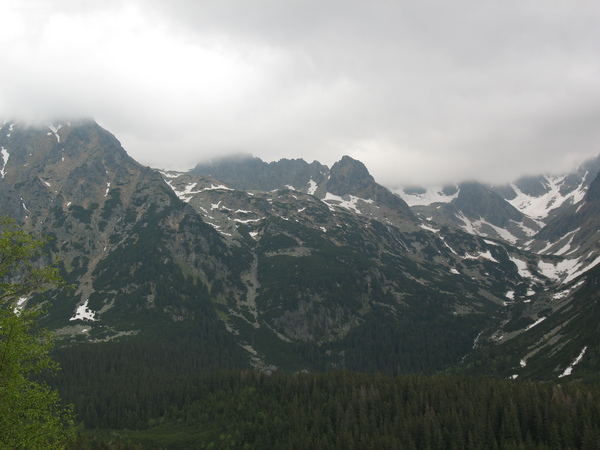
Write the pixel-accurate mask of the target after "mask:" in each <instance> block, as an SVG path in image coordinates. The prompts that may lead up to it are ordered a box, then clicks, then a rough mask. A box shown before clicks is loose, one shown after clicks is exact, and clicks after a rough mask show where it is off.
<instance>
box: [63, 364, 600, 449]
mask: <svg viewBox="0 0 600 450" xmlns="http://www.w3.org/2000/svg"><path fill="white" fill-rule="evenodd" d="M185 378H186V380H183V379H182V380H180V381H181V383H182V384H180V385H179V386H177V388H176V389H175V390H172V395H174V396H176V397H177V396H178V397H177V398H176V397H174V398H171V399H168V398H163V400H164V401H166V403H165V404H164V407H163V409H162V412H161V413H160V414H159V415H157V416H156V417H154V418H152V419H150V420H149V421H148V422H147V423H144V424H140V426H139V427H138V429H137V430H132V429H129V430H121V431H118V432H117V433H115V432H113V433H112V434H111V435H108V437H102V436H107V435H104V434H102V433H104V431H103V432H100V431H97V432H95V433H92V434H89V431H88V433H87V435H82V436H81V437H80V440H79V442H78V443H77V445H76V446H74V448H108V447H102V445H105V446H107V445H108V442H110V441H111V440H112V441H113V442H114V441H115V439H116V440H117V441H118V442H119V445H118V447H120V448H136V446H139V447H141V448H252V449H254V448H286V449H320V448H323V449H353V448H360V449H371V448H372V449H413V448H415V449H421V448H422V449H425V448H431V449H436V448H447V449H495V448H498V449H505V448H509V449H510V448H515V449H516V448H527V449H531V448H533V449H546V448H548V449H550V448H552V449H555V448H562V449H567V448H573V449H575V448H581V449H597V448H600V386H596V385H594V386H590V385H582V384H576V383H563V384H554V383H539V382H527V381H523V382H520V381H510V380H495V379H491V378H484V377H481V378H474V377H465V376H454V375H434V376H423V375H405V376H399V377H395V378H392V377H387V376H384V375H366V374H358V373H352V372H327V373H301V374H285V373H277V374H274V375H266V374H262V373H257V372H253V371H246V370H244V371H227V372H211V373H203V374H197V375H193V376H188V377H185ZM156 389H157V395H159V396H160V395H161V394H160V393H159V392H158V390H160V389H164V386H160V385H157V386H156ZM114 400H115V407H118V403H119V399H114ZM86 436H87V437H86ZM125 442H130V444H129V446H127V445H126V444H124V443H125ZM113 447H115V446H113ZM115 448H116V447H115Z"/></svg>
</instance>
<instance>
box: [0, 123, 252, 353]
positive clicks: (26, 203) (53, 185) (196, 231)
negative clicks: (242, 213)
mask: <svg viewBox="0 0 600 450" xmlns="http://www.w3.org/2000/svg"><path fill="white" fill-rule="evenodd" d="M48 130H50V132H48ZM52 130H56V131H55V132H54V131H52ZM0 146H1V147H2V152H3V154H5V155H8V157H5V158H4V162H5V163H4V166H3V171H2V174H3V178H2V179H1V180H0V202H1V203H0V205H1V206H0V207H1V208H2V210H3V211H5V212H6V213H9V214H10V215H12V216H13V217H15V218H16V219H18V220H19V221H20V222H21V223H22V224H23V226H24V227H25V228H26V229H28V230H31V231H34V232H36V233H43V234H47V235H49V236H50V237H51V242H50V244H49V248H48V250H49V251H50V252H52V253H53V254H54V255H56V256H58V257H60V258H61V262H60V268H61V272H62V275H63V276H64V278H65V279H66V281H67V282H68V283H72V284H74V289H73V290H61V291H54V292H51V293H49V294H48V295H47V297H46V298H32V299H29V302H30V303H31V304H34V303H36V302H37V301H46V300H50V306H49V307H48V314H47V316H46V319H45V322H46V323H47V324H48V325H50V326H51V327H52V328H53V329H54V330H55V331H56V332H57V334H58V335H59V337H60V338H61V339H62V340H63V341H65V342H71V341H72V342H99V341H105V340H110V339H114V338H118V337H120V336H135V335H140V336H145V338H146V339H148V338H153V334H154V330H156V329H159V328H161V327H163V329H165V327H166V328H170V327H173V328H181V330H182V333H183V330H185V328H186V327H187V325H186V326H183V327H182V326H181V324H180V322H181V321H184V322H186V323H189V324H194V323H195V324H197V325H196V326H199V325H201V324H202V326H203V327H204V328H205V332H206V336H205V337H206V338H207V342H208V340H210V341H215V338H217V336H219V335H222V336H224V337H225V341H223V345H224V347H223V348H222V349H216V348H211V346H206V347H205V348H204V352H205V355H206V357H207V359H210V358H215V359H218V358H219V356H218V352H219V351H223V352H224V353H225V354H228V353H232V354H237V356H236V358H240V361H242V360H243V358H244V356H243V354H242V353H241V352H238V351H237V350H236V349H237V346H236V345H235V342H234V340H232V339H230V337H229V335H228V334H227V333H226V331H225V328H224V327H223V326H222V324H220V322H219V321H218V319H217V316H216V314H215V312H214V310H213V308H212V303H211V301H210V297H209V292H208V291H209V289H210V283H214V282H215V281H216V280H221V282H223V281H222V280H226V282H225V283H224V284H226V285H227V286H231V285H232V283H230V282H229V280H230V279H231V273H232V271H235V270H236V264H238V265H239V262H238V263H235V261H236V260H235V259H233V257H232V255H231V253H230V252H229V251H228V249H227V247H226V246H225V245H224V244H223V243H222V241H221V239H220V237H219V235H218V234H217V233H216V232H215V231H214V229H213V228H212V227H210V226H208V225H206V224H205V223H203V222H202V220H201V219H199V218H198V217H197V216H196V215H195V214H194V213H193V210H192V209H191V208H190V207H189V206H188V205H186V204H185V203H184V202H181V201H180V200H179V199H178V198H177V197H176V196H175V195H174V194H173V192H172V191H171V189H170V188H169V187H168V186H167V185H166V184H165V183H164V181H163V180H162V177H161V176H160V174H158V173H156V172H155V171H153V170H150V169H148V168H146V167H143V166H141V165H139V164H138V163H136V162H135V161H134V160H133V159H131V158H130V157H129V156H127V154H126V153H125V151H124V150H123V149H122V148H121V146H120V144H119V142H118V141H117V140H116V139H115V138H114V136H112V135H111V134H110V133H108V132H107V131H105V130H103V129H101V128H100V127H99V126H98V125H97V124H95V123H94V122H93V121H81V122H74V123H64V124H61V125H57V126H56V127H54V126H51V127H49V128H46V129H42V128H24V127H21V126H20V125H19V124H6V125H5V126H4V127H3V128H2V129H1V130H0ZM232 261H233V262H232ZM232 289H233V288H232ZM209 336H210V337H209Z"/></svg>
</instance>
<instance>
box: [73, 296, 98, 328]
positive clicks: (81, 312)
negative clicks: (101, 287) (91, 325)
mask: <svg viewBox="0 0 600 450" xmlns="http://www.w3.org/2000/svg"><path fill="white" fill-rule="evenodd" d="M88 302H89V299H88V300H86V301H85V303H84V304H83V305H79V306H78V307H77V310H76V311H75V315H74V316H73V317H71V318H70V319H69V320H71V321H72V320H90V321H92V322H94V321H95V320H96V317H95V316H96V313H95V312H94V311H92V310H91V309H89V308H88Z"/></svg>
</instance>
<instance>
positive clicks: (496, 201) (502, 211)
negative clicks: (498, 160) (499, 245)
mask: <svg viewBox="0 0 600 450" xmlns="http://www.w3.org/2000/svg"><path fill="white" fill-rule="evenodd" d="M452 203H453V204H454V206H455V207H456V208H457V209H458V210H459V211H462V212H463V213H464V214H465V215H466V216H467V217H469V218H471V219H477V218H483V219H485V220H487V221H488V222H490V223H492V224H494V225H496V226H499V227H505V226H506V225H508V223H509V221H510V220H514V221H522V220H523V214H522V213H521V212H519V211H518V210H517V209H516V208H515V207H513V206H511V205H510V204H509V203H507V202H506V201H504V199H502V198H501V197H500V196H499V195H497V194H495V193H494V192H492V191H490V190H489V189H488V188H486V187H485V186H483V185H482V184H480V183H474V182H470V183H462V184H461V185H460V192H459V194H458V197H457V198H456V199H454V200H453V201H452Z"/></svg>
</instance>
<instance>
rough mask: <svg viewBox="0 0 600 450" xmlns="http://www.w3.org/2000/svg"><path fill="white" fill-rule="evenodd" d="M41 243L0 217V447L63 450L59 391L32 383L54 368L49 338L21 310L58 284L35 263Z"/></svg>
mask: <svg viewBox="0 0 600 450" xmlns="http://www.w3.org/2000/svg"><path fill="white" fill-rule="evenodd" d="M44 243H45V242H44V241H42V240H39V239H36V238H34V237H33V236H31V235H29V234H27V233H25V232H24V231H23V230H21V229H20V228H19V227H18V226H17V225H16V224H15V222H14V221H13V220H10V219H7V218H0V447H1V448H15V449H16V448H26V449H38V448H39V449H42V448H43V449H49V448H63V446H64V445H65V443H66V442H67V440H68V439H69V438H70V436H71V435H72V434H73V429H72V428H71V425H72V418H71V411H70V410H69V409H68V408H63V407H62V406H61V404H60V398H59V396H58V392H57V391H56V390H53V389H50V388H49V387H48V386H47V385H46V384H45V383H39V382H38V381H37V380H36V379H35V376H37V375H39V374H41V373H48V372H54V371H56V369H57V364H56V363H55V362H54V361H53V360H52V359H51V358H50V355H49V352H50V349H51V348H52V344H53V340H52V336H51V334H50V333H49V332H48V331H47V330H44V329H41V328H40V327H39V325H38V318H39V315H40V312H41V311H40V310H36V309H26V308H25V307H24V303H25V302H26V301H27V298H28V297H29V296H30V295H31V294H32V293H34V292H36V291H37V292H39V291H44V290H45V289H47V288H48V287H50V286H57V285H60V284H61V280H60V277H59V276H58V271H57V269H55V268H53V267H50V266H42V267H39V266H38V265H36V264H34V262H36V261H39V258H40V257H41V255H42V253H41V249H42V247H43V246H44Z"/></svg>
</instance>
